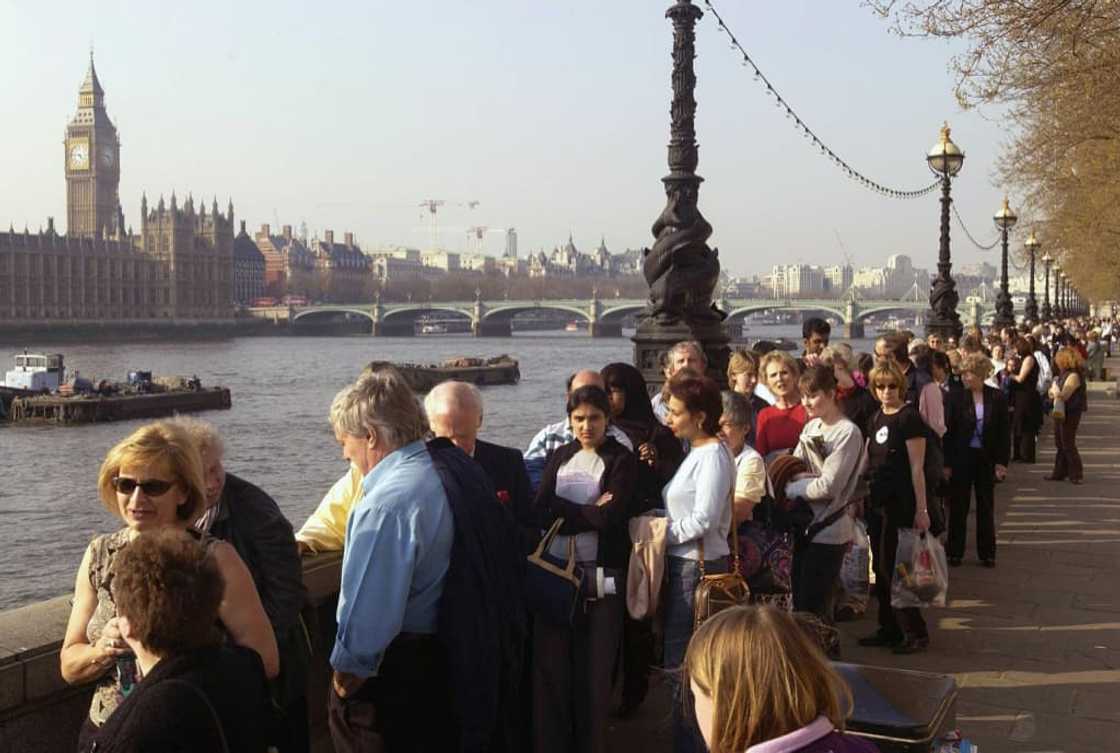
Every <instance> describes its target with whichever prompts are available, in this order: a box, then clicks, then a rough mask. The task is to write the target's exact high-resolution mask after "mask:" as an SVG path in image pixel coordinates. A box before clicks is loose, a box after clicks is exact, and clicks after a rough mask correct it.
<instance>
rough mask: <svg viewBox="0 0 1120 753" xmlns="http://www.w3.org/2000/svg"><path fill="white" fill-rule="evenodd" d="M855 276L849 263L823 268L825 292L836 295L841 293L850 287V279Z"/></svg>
mask: <svg viewBox="0 0 1120 753" xmlns="http://www.w3.org/2000/svg"><path fill="white" fill-rule="evenodd" d="M854 278H855V270H854V269H852V267H851V265H850V264H844V265H843V266H840V265H833V266H831V267H825V268H824V281H825V289H826V291H827V292H830V293H834V294H836V295H843V294H844V293H846V292H847V290H848V288H850V287H852V280H853V279H854Z"/></svg>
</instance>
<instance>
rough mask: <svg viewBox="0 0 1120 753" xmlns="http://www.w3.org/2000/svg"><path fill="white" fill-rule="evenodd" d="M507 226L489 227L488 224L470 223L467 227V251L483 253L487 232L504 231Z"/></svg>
mask: <svg viewBox="0 0 1120 753" xmlns="http://www.w3.org/2000/svg"><path fill="white" fill-rule="evenodd" d="M507 229H508V228H504V227H490V226H488V225H472V226H471V227H469V228H467V251H468V252H471V253H479V254H481V253H484V252H485V251H486V242H485V241H486V234H487V233H504V232H506V231H507Z"/></svg>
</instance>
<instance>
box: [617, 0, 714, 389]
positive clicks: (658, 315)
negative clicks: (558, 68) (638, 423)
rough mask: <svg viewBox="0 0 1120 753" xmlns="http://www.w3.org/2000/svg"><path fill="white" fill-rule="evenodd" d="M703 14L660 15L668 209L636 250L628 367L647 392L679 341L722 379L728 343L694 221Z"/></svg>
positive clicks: (699, 221) (708, 254)
mask: <svg viewBox="0 0 1120 753" xmlns="http://www.w3.org/2000/svg"><path fill="white" fill-rule="evenodd" d="M703 15H704V14H703V13H702V12H701V11H700V9H699V8H697V7H696V6H694V5H693V4H692V2H691V0H677V2H676V3H675V4H674V5H673V6H672V7H670V8H669V10H667V11H666V12H665V16H666V17H667V18H668V19H669V20H670V21H672V24H673V72H672V84H673V101H672V105H671V107H670V110H669V113H670V122H671V127H670V137H669V174H668V175H666V176H665V177H664V178H662V179H661V182H662V183H664V184H665V194H666V197H667V202H666V204H665V209H664V210H662V212H661V215H660V216H659V217H658V218H657V220H656V221H655V222H654V223H653V228H652V232H653V236H654V238H655V239H656V240H655V241H654V244H653V248H646V249H642V273H643V275H644V276H645V278H646V282H647V283H648V284H649V300H648V301H647V302H646V308H645V310H644V311H643V312H642V314H641V315H640V316H639V321H638V331H637V332H636V333H635V335H634V338H633V342H634V364H635V365H636V366H637V367H638V368H639V369H640V370H641V371H642V374H643V375H644V376H645V378H646V381H647V382H648V383H649V384H650V386H651V387H652V386H655V385H659V384H660V383H661V382H662V381H664V375H663V374H662V373H661V368H660V364H659V359H660V356H661V354H662V353H664V352H665V351H666V350H668V349H669V348H671V347H672V346H673V344H675V343H677V342H680V341H681V340H699V341H700V342H701V343H702V344H703V345H704V351H705V353H706V354H707V356H708V374H709V375H710V376H712V377H713V378H715V379H717V381H719V382H721V383H722V382H724V381H725V380H726V378H727V359H728V356H729V355H730V351H729V349H728V346H727V344H728V342H729V339H730V338H729V337H728V335H727V333H726V332H725V330H724V327H723V319H724V318H725V317H726V314H724V313H723V312H721V311H720V310H719V309H718V308H716V306H715V305H714V304H713V303H712V295H713V293H714V292H715V288H716V284H717V283H718V282H719V252H718V251H717V250H715V249H711V248H709V247H708V244H707V240H708V238H709V236H711V234H712V226H711V225H710V224H708V221H707V220H705V219H704V217H703V215H701V214H700V209H699V207H698V206H697V200H698V198H699V193H700V183H701V182H702V181H703V178H701V177H700V176H699V175H697V174H696V165H697V163H698V162H699V154H698V148H697V144H696V98H695V96H694V92H695V89H696V74H695V72H694V70H693V65H692V63H693V59H694V58H695V57H696V34H695V26H696V22H697V21H698V20H700V18H701V17H702V16H703Z"/></svg>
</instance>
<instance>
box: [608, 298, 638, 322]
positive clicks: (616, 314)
mask: <svg viewBox="0 0 1120 753" xmlns="http://www.w3.org/2000/svg"><path fill="white" fill-rule="evenodd" d="M645 307H646V304H645V302H642V303H627V304H623V305H621V306H612V307H611V308H605V309H604V310H603V313H602V314H600V315H599V321H601V322H612V323H613V322H620V321H622V320H623V319H625V318H626V317H628V316H630V315H631V314H637V313H640V312H641V311H643V310H644V309H645Z"/></svg>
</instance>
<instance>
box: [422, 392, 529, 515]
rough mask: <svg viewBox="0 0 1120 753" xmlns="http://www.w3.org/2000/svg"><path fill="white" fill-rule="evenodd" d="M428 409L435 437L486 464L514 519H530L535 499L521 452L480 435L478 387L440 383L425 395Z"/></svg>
mask: <svg viewBox="0 0 1120 753" xmlns="http://www.w3.org/2000/svg"><path fill="white" fill-rule="evenodd" d="M424 412H425V413H427V414H428V424H429V425H430V426H431V427H432V433H433V434H434V435H435V436H437V437H446V438H447V439H450V440H451V441H452V442H453V443H454V444H455V446H456V447H458V448H459V449H460V450H462V451H463V452H465V453H467V454H468V455H470V456H471V457H472V458H474V460H475V462H476V463H478V464H479V465H481V466H482V470H484V471H486V475H487V476H489V477H490V481H491V482H492V483H493V484H494V491H495V492H496V493H497V495H498V501H499V502H501V503H502V504H503V505H505V506H507V507H508V508H509V509H510V511H511V512H512V513H513V516H514V519H515V520H517V521H518V522H522V521H529V520H530V516H529V505H530V503H531V502H532V500H531V499H530V491H529V476H528V474H527V473H526V472H525V461H524V459H523V458H522V457H521V453H520V452H519V451H518V450H515V449H513V448H512V447H502V446H501V445H497V444H493V443H491V442H486V441H484V440H481V439H479V438H478V430H479V429H480V428H482V416H483V402H482V393H481V392H479V390H478V387H475V386H474V385H473V384H468V383H467V382H456V381H447V382H442V383H440V384H437V385H436V386H435V387H434V388H433V389H432V390H431V391H430V392H429V393H428V394H427V396H426V397H425V398H424Z"/></svg>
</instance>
